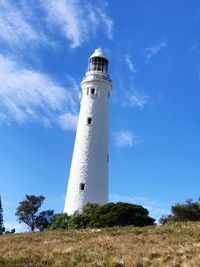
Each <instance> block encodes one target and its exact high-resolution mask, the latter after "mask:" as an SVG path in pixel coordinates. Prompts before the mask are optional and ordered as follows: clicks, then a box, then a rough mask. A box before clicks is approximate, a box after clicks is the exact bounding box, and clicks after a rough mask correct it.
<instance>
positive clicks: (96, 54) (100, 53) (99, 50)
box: [90, 48, 108, 59]
mask: <svg viewBox="0 0 200 267" xmlns="http://www.w3.org/2000/svg"><path fill="white" fill-rule="evenodd" d="M92 57H103V58H106V59H108V58H107V56H106V55H105V53H104V51H103V50H102V48H97V49H96V50H95V51H94V53H93V54H92V55H91V56H90V58H92Z"/></svg>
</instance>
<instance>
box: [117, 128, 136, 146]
mask: <svg viewBox="0 0 200 267" xmlns="http://www.w3.org/2000/svg"><path fill="white" fill-rule="evenodd" d="M115 142H116V145H117V146H118V147H119V148H124V147H132V146H133V145H134V144H137V143H139V142H140V141H138V140H137V138H136V136H135V135H134V134H133V133H132V132H131V131H128V130H121V131H119V132H116V133H115Z"/></svg>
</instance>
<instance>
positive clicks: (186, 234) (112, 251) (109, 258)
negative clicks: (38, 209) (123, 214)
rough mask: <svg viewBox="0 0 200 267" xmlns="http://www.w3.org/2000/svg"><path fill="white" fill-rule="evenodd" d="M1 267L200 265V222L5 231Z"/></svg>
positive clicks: (0, 259)
mask: <svg viewBox="0 0 200 267" xmlns="http://www.w3.org/2000/svg"><path fill="white" fill-rule="evenodd" d="M0 266H1V267H3V266H7V267H15V266H17V267H22V266H26V267H27V266H34V267H39V266H53V267H61V266H63V267H68V266H69V267H74V266H78V267H89V266H90V267H123V266H126V267H150V266H155V267H159V266H165V267H168V266H170V267H198V266H200V222H198V223H184V224H173V225H168V226H164V227H145V228H139V227H138V228H136V227H115V228H107V229H97V230H92V229H87V230H71V231H46V232H44V233H24V234H15V235H5V236H1V237H0Z"/></svg>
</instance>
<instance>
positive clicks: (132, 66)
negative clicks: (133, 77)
mask: <svg viewBox="0 0 200 267" xmlns="http://www.w3.org/2000/svg"><path fill="white" fill-rule="evenodd" d="M124 59H125V61H126V63H127V65H128V68H129V70H130V72H133V73H134V72H135V71H136V70H135V65H134V64H133V61H132V60H131V56H130V55H128V54H127V55H124Z"/></svg>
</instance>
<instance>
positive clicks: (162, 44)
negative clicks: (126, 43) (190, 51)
mask: <svg viewBox="0 0 200 267" xmlns="http://www.w3.org/2000/svg"><path fill="white" fill-rule="evenodd" d="M166 45H167V44H166V42H160V43H159V44H157V45H154V46H151V47H148V48H146V49H145V51H146V52H147V56H146V62H147V63H148V62H149V61H150V59H151V58H152V57H153V56H156V55H157V54H158V53H159V52H160V51H161V50H162V49H163V48H165V47H166Z"/></svg>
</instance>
